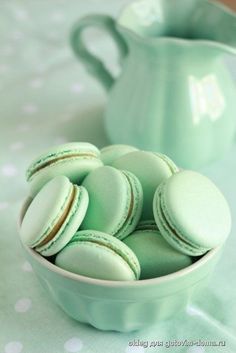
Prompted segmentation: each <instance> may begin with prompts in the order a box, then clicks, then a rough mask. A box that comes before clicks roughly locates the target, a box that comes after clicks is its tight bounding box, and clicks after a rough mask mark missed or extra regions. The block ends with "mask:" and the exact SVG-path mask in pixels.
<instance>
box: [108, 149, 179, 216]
mask: <svg viewBox="0 0 236 353" xmlns="http://www.w3.org/2000/svg"><path fill="white" fill-rule="evenodd" d="M112 166H113V167H115V168H118V169H122V170H128V171H129V172H131V173H133V174H134V175H136V177H137V178H138V179H139V181H140V182H141V185H142V188H143V211H142V217H141V218H142V220H150V219H154V216H153V210H152V202H153V196H154V193H155V191H156V188H157V186H158V185H159V184H160V183H161V182H162V181H163V180H165V179H167V178H169V177H170V176H171V175H172V174H173V173H176V172H177V171H178V168H177V166H176V165H175V164H174V162H173V161H171V160H170V159H169V158H168V157H167V156H165V155H163V154H158V153H153V152H146V151H136V152H130V153H128V154H126V155H124V156H122V157H120V158H118V159H117V160H115V161H114V163H113V164H112Z"/></svg>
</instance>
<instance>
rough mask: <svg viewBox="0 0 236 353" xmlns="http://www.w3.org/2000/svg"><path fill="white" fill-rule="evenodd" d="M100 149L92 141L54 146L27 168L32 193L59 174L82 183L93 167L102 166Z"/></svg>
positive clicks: (73, 181) (74, 181) (34, 193)
mask: <svg viewBox="0 0 236 353" xmlns="http://www.w3.org/2000/svg"><path fill="white" fill-rule="evenodd" d="M102 165H103V163H102V161H101V159H100V151H99V150H98V149H97V148H96V147H95V146H94V145H92V144H90V143H85V142H84V143H83V142H80V143H76V142H74V143H67V144H63V145H60V146H56V147H53V148H51V149H49V150H48V151H46V152H44V153H43V154H42V155H41V156H39V157H38V158H37V159H35V160H34V161H33V162H32V163H31V165H30V166H29V168H28V170H27V180H28V181H29V183H30V193H31V195H33V196H34V195H36V193H37V192H38V191H39V190H40V189H41V188H42V187H43V185H45V184H46V183H47V182H48V181H49V180H51V179H52V178H54V177H55V176H58V175H65V176H67V177H68V178H69V179H70V181H71V182H72V183H81V182H82V180H83V179H84V177H85V176H86V175H87V174H88V173H89V172H90V171H91V170H93V169H95V168H98V167H100V166H102Z"/></svg>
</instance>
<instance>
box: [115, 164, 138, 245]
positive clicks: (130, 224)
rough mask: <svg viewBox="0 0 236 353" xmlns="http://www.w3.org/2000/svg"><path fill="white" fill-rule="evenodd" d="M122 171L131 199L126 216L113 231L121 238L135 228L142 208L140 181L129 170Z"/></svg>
mask: <svg viewBox="0 0 236 353" xmlns="http://www.w3.org/2000/svg"><path fill="white" fill-rule="evenodd" d="M122 173H123V174H124V175H125V177H126V179H127V188H130V189H131V200H130V208H129V210H128V212H127V218H126V220H125V222H124V223H123V224H122V226H121V228H120V230H119V231H118V232H116V233H115V236H116V237H117V238H118V239H121V240H122V239H124V238H125V237H126V236H127V235H128V234H130V233H132V232H133V231H134V230H135V228H136V226H137V224H138V222H139V220H140V217H141V213H142V209H143V189H142V186H141V184H140V181H139V180H138V178H137V177H136V176H135V175H134V174H132V173H130V172H127V171H122Z"/></svg>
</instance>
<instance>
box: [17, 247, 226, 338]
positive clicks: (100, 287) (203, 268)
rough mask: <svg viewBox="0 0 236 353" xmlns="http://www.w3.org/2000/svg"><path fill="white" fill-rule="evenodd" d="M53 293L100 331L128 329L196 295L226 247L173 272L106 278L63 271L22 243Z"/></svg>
mask: <svg viewBox="0 0 236 353" xmlns="http://www.w3.org/2000/svg"><path fill="white" fill-rule="evenodd" d="M22 247H23V250H24V254H25V257H26V259H27V260H28V261H29V262H30V264H31V265H32V267H33V270H34V272H35V273H36V275H37V276H38V278H39V280H40V282H41V283H42V285H43V287H44V288H45V290H46V291H47V292H48V294H49V295H50V297H51V298H52V299H53V300H54V301H55V302H56V303H57V304H58V305H59V306H60V307H61V308H62V309H63V310H64V311H65V312H66V313H67V314H68V315H69V316H70V317H72V318H74V319H75V320H77V321H80V322H84V323H88V324H90V325H92V326H94V327H96V328H98V329H100V330H114V331H120V332H129V331H134V330H140V329H143V328H146V327H147V326H150V325H153V324H155V323H157V322H158V321H162V320H165V319H168V318H170V317H172V316H173V315H175V314H176V313H177V312H179V311H181V310H183V309H184V308H185V307H186V305H187V303H188V302H189V300H190V299H191V300H192V299H193V298H194V297H195V296H197V295H198V293H199V290H200V289H201V288H203V287H204V286H205V285H206V284H207V280H208V277H209V275H210V273H211V272H212V270H213V268H214V267H215V264H216V262H217V260H218V258H219V255H220V253H221V248H222V247H217V248H215V249H213V250H210V251H209V252H208V253H206V254H205V255H204V256H202V257H201V258H200V259H198V260H197V261H196V262H194V263H193V264H192V265H190V266H188V267H186V268H184V269H182V270H180V271H177V272H175V273H172V274H169V275H166V276H162V277H158V278H153V279H147V280H140V281H107V280H99V279H93V278H89V277H85V276H81V275H78V274H74V273H71V272H68V271H65V270H63V269H61V268H59V267H57V266H55V265H54V264H53V263H51V262H50V261H49V260H47V259H45V258H44V257H42V256H41V255H40V254H38V253H37V252H35V251H34V250H32V249H30V248H28V247H27V246H26V245H24V244H22Z"/></svg>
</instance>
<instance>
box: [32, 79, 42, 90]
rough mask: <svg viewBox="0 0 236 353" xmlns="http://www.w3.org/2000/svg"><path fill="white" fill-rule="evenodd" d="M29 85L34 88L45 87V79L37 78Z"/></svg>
mask: <svg viewBox="0 0 236 353" xmlns="http://www.w3.org/2000/svg"><path fill="white" fill-rule="evenodd" d="M29 85H30V87H32V88H40V87H42V86H43V79H42V78H40V77H36V78H34V79H33V80H32V81H30V82H29Z"/></svg>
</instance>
